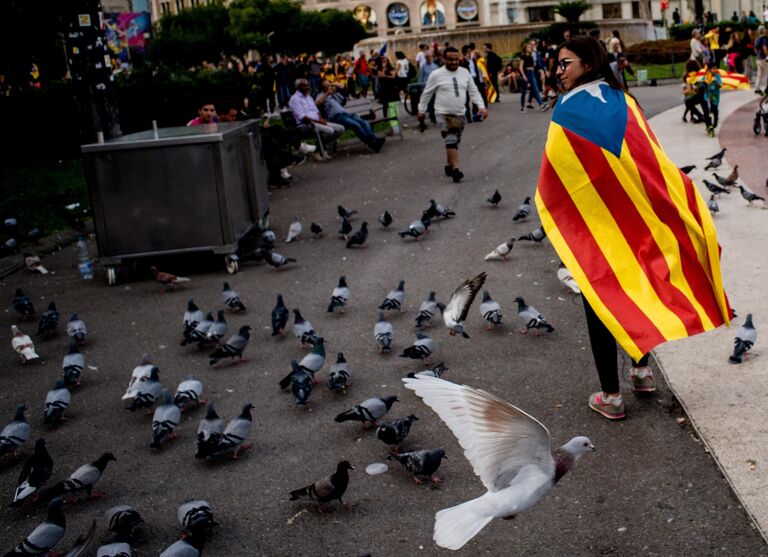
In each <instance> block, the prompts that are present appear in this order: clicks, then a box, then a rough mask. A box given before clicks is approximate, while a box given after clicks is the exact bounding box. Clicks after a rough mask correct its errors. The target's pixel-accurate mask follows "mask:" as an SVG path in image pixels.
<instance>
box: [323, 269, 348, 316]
mask: <svg viewBox="0 0 768 557" xmlns="http://www.w3.org/2000/svg"><path fill="white" fill-rule="evenodd" d="M348 301H349V285H348V284H347V277H346V276H344V275H341V276H340V277H339V284H337V285H336V287H335V288H334V289H333V292H332V293H331V303H330V304H329V305H328V313H333V312H334V310H335V309H336V308H339V310H340V311H341V313H346V311H347V310H346V309H345V308H346V306H347V302H348Z"/></svg>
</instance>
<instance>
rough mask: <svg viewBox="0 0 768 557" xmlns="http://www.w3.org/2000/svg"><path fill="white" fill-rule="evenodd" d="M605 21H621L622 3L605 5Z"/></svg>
mask: <svg viewBox="0 0 768 557" xmlns="http://www.w3.org/2000/svg"><path fill="white" fill-rule="evenodd" d="M603 19H621V2H610V3H608V4H603Z"/></svg>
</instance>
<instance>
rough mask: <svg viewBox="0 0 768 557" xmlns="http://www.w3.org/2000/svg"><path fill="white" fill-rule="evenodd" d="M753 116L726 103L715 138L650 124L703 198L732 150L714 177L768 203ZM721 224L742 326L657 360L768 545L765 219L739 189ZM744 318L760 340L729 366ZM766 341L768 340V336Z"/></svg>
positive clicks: (745, 99)
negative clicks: (718, 156) (715, 162)
mask: <svg viewBox="0 0 768 557" xmlns="http://www.w3.org/2000/svg"><path fill="white" fill-rule="evenodd" d="M756 110H757V100H756V98H755V95H754V94H753V93H752V92H751V91H749V92H746V91H739V92H729V93H725V94H723V97H722V102H721V104H720V118H721V120H720V121H721V128H720V130H719V137H718V139H712V138H709V137H707V135H706V130H705V129H704V127H703V126H702V125H698V126H697V125H692V124H684V123H682V122H681V121H680V118H681V116H682V112H683V108H682V106H680V107H679V108H673V109H670V110H667V111H666V112H663V113H661V114H659V115H658V116H656V117H654V118H652V119H651V125H652V127H653V129H654V131H655V132H656V135H657V136H658V138H659V140H660V141H661V143H662V145H663V147H664V150H665V151H666V153H667V154H668V155H669V156H670V158H671V159H672V160H673V161H674V162H675V163H676V164H677V165H678V166H683V165H687V164H695V165H696V166H697V167H698V168H697V169H696V170H694V171H693V172H692V173H691V177H692V178H693V180H694V181H695V182H696V184H697V186H698V187H699V191H700V192H701V194H702V196H704V198H705V199H707V200H708V199H709V196H710V193H709V191H708V190H707V189H706V187H705V186H704V184H703V181H702V178H706V179H708V180H710V181H712V182H715V179H714V178H713V177H712V171H707V172H704V170H703V168H704V166H706V161H705V157H708V156H711V155H713V154H715V153H717V152H718V151H719V150H720V149H721V148H722V147H726V148H727V149H728V152H727V155H728V157H727V160H725V161H724V162H723V165H722V166H721V167H720V168H718V169H717V170H716V172H717V173H718V175H721V176H727V175H728V174H729V173H730V172H731V169H732V165H734V164H739V171H740V174H741V179H742V180H743V181H745V183H746V184H747V185H748V186H749V188H750V189H752V190H753V191H755V192H756V193H758V195H762V196H765V195H766V193H767V192H766V189H765V187H764V185H765V179H766V177H768V156H766V155H768V137H765V136H755V135H754V133H753V131H752V121H753V118H754V114H755V111H756ZM718 204H719V206H720V212H719V213H718V214H717V215H716V216H715V218H714V220H715V225H716V226H717V232H718V239H719V241H720V244H721V246H722V269H723V280H724V284H725V290H726V293H727V294H728V297H729V300H730V302H731V305H732V307H733V308H734V309H735V311H736V313H737V314H738V317H737V318H736V319H735V320H734V322H733V326H732V327H731V328H725V327H721V328H719V329H717V330H714V331H710V332H709V333H706V334H703V335H699V336H696V337H693V338H689V339H685V340H684V341H679V342H673V343H669V344H666V345H664V346H662V347H660V348H659V349H657V350H656V351H655V354H656V358H657V360H658V362H659V366H660V367H661V369H662V371H663V372H664V375H665V377H666V379H667V381H668V383H669V386H670V388H671V389H672V390H673V391H674V392H675V394H676V395H677V396H678V398H679V399H680V401H681V403H682V404H683V406H684V407H685V409H686V410H687V412H688V415H689V416H690V418H691V420H692V422H693V424H694V426H695V427H696V429H697V430H698V432H699V433H700V435H701V437H702V439H703V440H704V442H705V443H706V446H707V447H708V450H709V451H710V452H711V453H712V455H713V456H714V457H715V460H716V461H717V462H718V464H719V465H720V467H721V469H722V470H723V472H724V474H725V476H726V478H727V479H728V481H729V482H730V483H731V485H732V486H733V489H734V490H735V492H736V494H737V496H738V497H739V498H740V499H741V501H742V503H743V504H744V506H745V508H746V509H747V510H748V512H749V513H750V514H751V515H752V518H753V520H754V523H755V524H756V525H757V526H758V528H759V529H760V530H761V532H762V534H763V536H764V537H765V536H766V533H768V498H767V497H766V493H765V486H766V484H767V483H768V445H766V443H765V439H766V431H768V425H766V424H767V423H768V409H767V408H766V405H765V400H766V397H768V375H767V374H766V361H765V359H764V358H763V357H762V355H761V352H762V350H761V349H762V346H764V344H765V341H764V338H761V337H760V332H759V331H760V328H761V326H762V327H763V331H765V328H764V327H765V323H766V316H767V315H768V298H766V297H765V296H764V295H763V292H764V285H765V279H766V276H768V258H767V257H766V255H765V254H766V253H768V236H766V234H765V230H766V226H767V223H768V212H766V211H763V210H761V209H763V208H765V206H764V204H763V203H761V202H755V203H754V205H755V206H756V207H747V202H746V201H745V200H744V199H743V198H742V197H741V195H740V194H739V191H738V190H733V191H732V192H731V194H730V195H722V196H720V198H719V199H718ZM747 313H752V314H753V318H754V322H755V326H756V327H757V329H758V340H757V343H756V345H755V347H754V350H753V351H752V352H751V354H750V356H749V357H748V358H746V359H745V360H744V363H743V364H741V365H738V366H736V365H730V364H729V363H728V356H729V355H730V354H731V353H732V350H733V338H734V334H735V332H736V329H737V328H738V326H740V325H741V324H742V323H743V322H744V319H745V318H746V315H747ZM763 335H765V332H763Z"/></svg>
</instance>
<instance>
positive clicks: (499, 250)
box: [485, 238, 515, 261]
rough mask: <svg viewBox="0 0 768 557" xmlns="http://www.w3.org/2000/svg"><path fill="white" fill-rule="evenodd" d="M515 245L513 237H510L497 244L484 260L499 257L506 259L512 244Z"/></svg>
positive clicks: (496, 259) (492, 259)
mask: <svg viewBox="0 0 768 557" xmlns="http://www.w3.org/2000/svg"><path fill="white" fill-rule="evenodd" d="M514 245H515V239H514V238H510V239H509V240H507V241H506V242H504V243H503V244H499V245H498V246H496V248H495V249H494V250H493V251H492V252H491V253H489V254H488V255H486V256H485V260H486V261H498V260H499V259H506V258H507V255H509V252H510V251H512V246H514Z"/></svg>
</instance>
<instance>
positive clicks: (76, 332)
mask: <svg viewBox="0 0 768 557" xmlns="http://www.w3.org/2000/svg"><path fill="white" fill-rule="evenodd" d="M67 334H68V335H69V338H71V339H72V340H73V341H74V342H76V343H77V344H78V346H82V345H83V344H85V335H86V334H88V330H87V329H86V328H85V322H84V321H83V320H82V319H80V317H78V315H77V312H75V313H73V314H72V317H70V318H69V321H68V322H67Z"/></svg>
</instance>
